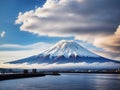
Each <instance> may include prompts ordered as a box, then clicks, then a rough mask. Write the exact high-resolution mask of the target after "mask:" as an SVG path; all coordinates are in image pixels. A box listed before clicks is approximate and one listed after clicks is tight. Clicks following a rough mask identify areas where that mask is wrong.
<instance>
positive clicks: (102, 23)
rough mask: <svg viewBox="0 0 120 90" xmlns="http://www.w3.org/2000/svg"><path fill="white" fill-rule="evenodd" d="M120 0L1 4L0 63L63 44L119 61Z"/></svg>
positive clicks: (5, 0)
mask: <svg viewBox="0 0 120 90" xmlns="http://www.w3.org/2000/svg"><path fill="white" fill-rule="evenodd" d="M119 9H120V0H1V1H0V63H4V62H8V61H12V60H17V59H21V58H25V57H28V56H32V55H36V54H39V53H40V52H42V51H43V50H45V49H47V48H49V47H50V46H52V45H53V44H55V43H56V42H58V41H60V40H63V39H65V40H77V41H79V43H80V44H81V45H82V46H84V47H86V48H87V49H89V50H91V51H92V52H94V53H96V54H98V55H101V56H104V57H107V58H111V59H115V60H120V10H119Z"/></svg>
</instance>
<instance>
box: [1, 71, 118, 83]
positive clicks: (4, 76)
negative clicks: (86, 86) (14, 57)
mask: <svg viewBox="0 0 120 90" xmlns="http://www.w3.org/2000/svg"><path fill="white" fill-rule="evenodd" d="M62 73H68V74H69V73H73V74H74V73H81V74H120V72H45V73H28V74H24V73H21V74H1V75H0V81H3V80H12V79H21V78H31V77H43V76H46V75H55V76H59V75H61V74H62Z"/></svg>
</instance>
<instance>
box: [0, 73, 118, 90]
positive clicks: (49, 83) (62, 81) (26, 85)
mask: <svg viewBox="0 0 120 90" xmlns="http://www.w3.org/2000/svg"><path fill="white" fill-rule="evenodd" d="M0 90H120V74H79V73H76V74H75V73H73V74H61V75H60V76H45V77H34V78H24V79H14V80H5V81H0Z"/></svg>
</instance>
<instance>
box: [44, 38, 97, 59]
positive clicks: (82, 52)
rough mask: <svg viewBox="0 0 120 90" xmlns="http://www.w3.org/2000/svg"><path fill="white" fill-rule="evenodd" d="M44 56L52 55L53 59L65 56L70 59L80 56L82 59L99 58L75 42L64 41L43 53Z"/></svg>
mask: <svg viewBox="0 0 120 90" xmlns="http://www.w3.org/2000/svg"><path fill="white" fill-rule="evenodd" d="M42 54H43V55H44V56H47V55H50V58H52V57H58V56H64V57H66V58H69V57H70V56H80V57H99V56H98V55H96V54H94V53H92V52H90V51H88V50H87V49H85V48H83V47H82V46H80V45H79V44H78V43H77V42H75V41H74V40H71V41H66V40H62V41H59V42H58V43H56V44H55V45H54V46H53V47H51V48H50V49H48V50H46V51H44V52H43V53H42Z"/></svg>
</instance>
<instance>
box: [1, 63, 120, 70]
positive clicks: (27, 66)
mask: <svg viewBox="0 0 120 90" xmlns="http://www.w3.org/2000/svg"><path fill="white" fill-rule="evenodd" d="M0 68H18V69H19V68H21V69H33V68H36V69H58V70H59V69H114V68H120V64H118V63H114V62H104V63H100V62H94V63H86V62H79V63H63V64H59V63H52V64H48V63H42V64H38V63H34V64H29V63H22V64H1V65H0Z"/></svg>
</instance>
